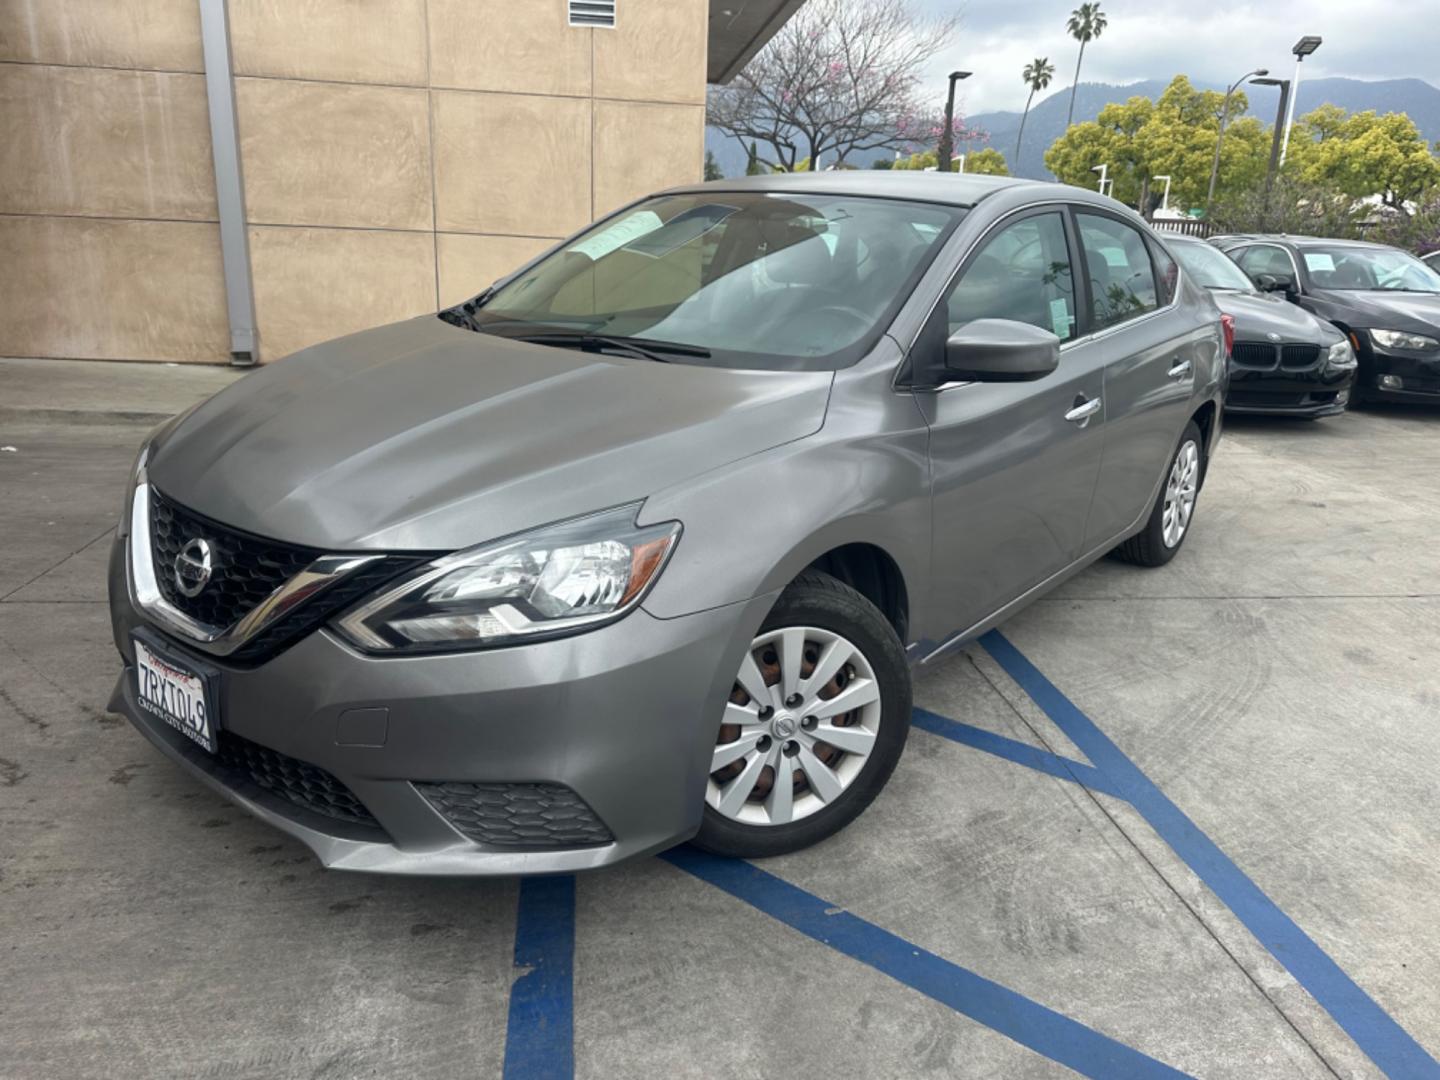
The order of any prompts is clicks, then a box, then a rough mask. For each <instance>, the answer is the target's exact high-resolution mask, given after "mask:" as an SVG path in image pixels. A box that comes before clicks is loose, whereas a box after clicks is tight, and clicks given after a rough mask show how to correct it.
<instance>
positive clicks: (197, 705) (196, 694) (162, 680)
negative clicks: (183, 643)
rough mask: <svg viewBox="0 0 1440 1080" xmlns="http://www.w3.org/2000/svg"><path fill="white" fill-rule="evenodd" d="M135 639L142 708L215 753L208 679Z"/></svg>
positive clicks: (138, 692)
mask: <svg viewBox="0 0 1440 1080" xmlns="http://www.w3.org/2000/svg"><path fill="white" fill-rule="evenodd" d="M133 640H134V642H135V678H136V683H137V685H136V691H137V697H138V699H139V702H140V707H141V708H142V709H144V710H145V711H146V712H148V713H150V714H151V715H153V716H157V717H159V718H160V719H161V720H164V721H165V723H167V724H169V725H170V726H171V727H173V728H174V729H175V730H176V731H179V732H180V733H181V734H183V735H186V736H187V737H189V738H190V739H193V740H194V741H195V742H197V743H199V744H200V745H201V746H202V747H204V748H205V749H206V750H208V751H210V753H212V754H213V753H214V752H215V729H216V724H215V715H214V712H213V711H212V707H211V702H210V697H209V695H208V694H207V693H206V685H205V677H204V676H203V675H201V674H199V673H198V672H196V671H194V670H192V669H191V668H189V667H187V666H186V665H185V663H184V662H183V661H181V660H175V659H172V658H170V657H169V656H161V655H160V654H159V653H157V652H156V651H155V650H154V649H152V648H150V647H149V646H148V645H146V644H145V642H144V641H143V640H141V639H140V638H139V637H136V638H134V639H133Z"/></svg>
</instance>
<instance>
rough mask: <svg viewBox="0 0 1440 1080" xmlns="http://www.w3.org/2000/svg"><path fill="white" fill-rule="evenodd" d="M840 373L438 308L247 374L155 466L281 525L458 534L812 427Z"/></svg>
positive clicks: (196, 501) (170, 437)
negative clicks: (478, 323) (530, 332)
mask: <svg viewBox="0 0 1440 1080" xmlns="http://www.w3.org/2000/svg"><path fill="white" fill-rule="evenodd" d="M832 380H833V374H832V373H830V372H794V371H785V372H777V371H735V370H727V369H720V368H707V367H700V366H696V365H690V364H680V363H673V364H664V363H658V362H655V361H651V360H643V359H633V358H629V357H623V356H599V355H595V354H592V353H584V352H580V351H575V350H568V349H559V348H552V347H547V346H541V345H528V344H525V343H523V342H516V341H509V340H505V339H503V338H498V337H494V336H491V335H486V334H477V333H473V332H471V331H469V330H464V329H461V328H459V327H455V326H452V325H449V324H448V323H445V322H442V321H441V320H440V319H438V318H436V317H435V316H433V315H431V316H427V317H424V318H420V319H412V320H409V321H407V322H402V323H396V324H394V325H391V326H383V327H380V328H378V329H375V330H368V331H365V332H363V333H359V334H354V335H351V336H349V337H345V338H340V339H339V340H336V341H331V342H327V343H326V344H323V345H317V346H315V347H313V348H310V349H305V350H303V351H301V352H299V353H296V354H295V355H294V356H292V357H290V358H288V359H286V360H283V361H280V362H279V363H276V364H272V365H269V366H267V367H265V368H263V369H261V370H259V371H256V372H254V373H252V374H250V375H247V376H245V377H244V378H243V379H240V380H239V381H238V382H236V383H235V384H233V385H232V386H230V387H228V388H226V389H225V390H223V391H221V392H220V393H219V394H217V395H215V397H213V398H211V399H210V400H209V401H207V402H205V403H204V404H202V405H201V406H200V407H199V408H197V409H196V410H195V411H194V412H193V413H191V414H190V415H188V416H186V417H185V418H184V419H183V420H182V421H180V422H179V423H178V424H176V425H174V427H173V428H171V429H170V430H168V431H166V432H164V434H163V435H162V436H161V437H160V438H159V439H157V441H156V443H155V445H154V446H152V448H151V456H150V465H149V475H150V479H151V482H152V483H154V485H155V486H156V487H157V488H158V489H159V490H160V491H162V492H164V493H165V494H166V495H167V496H168V497H170V498H171V499H174V500H176V501H177V502H179V503H181V504H183V505H185V506H188V507H190V508H192V509H194V510H196V511H198V512H199V513H201V514H204V515H207V516H209V517H211V518H214V519H215V520H217V521H220V522H223V523H224V524H227V525H231V526H233V527H236V528H240V529H246V530H249V531H251V532H255V533H258V534H260V535H262V536H267V537H271V538H273V539H277V540H284V541H288V542H291V543H296V544H306V545H309V546H312V547H317V548H324V549H327V550H331V551H342V550H374V549H392V550H426V551H435V550H454V549H457V548H463V547H468V546H470V545H473V544H477V543H481V542H483V541H486V540H490V539H494V538H495V537H499V536H505V535H508V534H510V533H514V532H518V531H520V530H522V529H527V528H531V527H533V526H537V525H542V524H546V523H548V522H552V521H558V520H561V519H564V518H568V517H573V516H576V515H579V514H584V513H587V512H590V511H593V510H599V509H603V508H606V507H611V506H617V505H621V504H623V503H627V502H633V501H639V500H641V499H643V498H645V497H646V496H647V495H649V494H650V493H651V492H653V491H656V490H658V489H660V488H663V487H667V486H669V485H672V484H675V483H678V482H681V481H684V480H686V479H688V478H689V477H691V476H696V475H698V474H700V473H704V472H706V471H708V470H711V469H715V468H718V467H720V466H723V465H725V464H727V463H729V462H732V461H736V460H738V459H740V458H743V457H746V456H748V455H751V454H756V453H759V452H761V451H763V450H767V449H769V448H771V447H774V446H778V445H780V444H781V443H785V442H790V441H793V440H795V439H799V438H803V437H804V436H806V435H810V434H812V433H814V432H815V431H817V430H818V429H819V428H820V426H821V424H822V423H823V421H824V417H825V408H826V404H827V401H828V398H829V390H830V385H831V382H832Z"/></svg>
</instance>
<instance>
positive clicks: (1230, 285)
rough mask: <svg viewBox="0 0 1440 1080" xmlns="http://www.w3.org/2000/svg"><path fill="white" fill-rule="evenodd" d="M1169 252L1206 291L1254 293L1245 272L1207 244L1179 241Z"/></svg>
mask: <svg viewBox="0 0 1440 1080" xmlns="http://www.w3.org/2000/svg"><path fill="white" fill-rule="evenodd" d="M1170 251H1171V253H1172V254H1173V255H1174V256H1175V258H1177V259H1179V260H1180V265H1181V266H1183V267H1185V272H1186V273H1187V274H1189V275H1190V276H1191V277H1192V278H1194V279H1195V280H1196V281H1197V282H1199V283H1200V284H1201V285H1203V286H1205V288H1207V289H1236V290H1238V291H1243V292H1254V291H1255V286H1254V285H1253V284H1252V283H1251V281H1250V279H1249V278H1248V277H1246V276H1245V272H1244V271H1243V270H1241V269H1240V267H1238V266H1236V265H1235V264H1234V262H1232V261H1231V259H1230V256H1228V255H1226V254H1224V253H1223V252H1221V251H1219V250H1218V249H1216V248H1213V247H1211V246H1210V245H1209V244H1195V243H1187V242H1184V241H1181V242H1179V243H1172V244H1171V245H1170Z"/></svg>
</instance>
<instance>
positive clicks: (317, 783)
mask: <svg viewBox="0 0 1440 1080" xmlns="http://www.w3.org/2000/svg"><path fill="white" fill-rule="evenodd" d="M219 758H220V764H221V766H222V767H223V768H225V769H227V770H229V771H232V772H236V773H240V774H242V775H243V776H245V777H246V778H247V779H249V780H250V781H251V782H252V783H254V784H256V785H257V786H259V787H262V788H264V789H265V790H266V791H269V792H270V793H272V794H274V795H278V796H280V798H282V799H285V800H287V801H289V802H292V803H294V804H295V805H296V806H299V807H303V808H304V809H306V810H309V811H310V812H311V813H315V814H321V815H323V816H325V817H328V818H335V819H336V820H338V821H348V822H350V823H351V824H353V825H366V826H369V827H370V828H373V829H379V828H380V823H379V822H377V821H376V820H375V818H374V816H373V815H372V814H371V813H370V811H369V810H366V809H365V805H364V804H363V803H362V802H361V801H360V800H359V799H357V798H356V797H355V793H354V792H352V791H351V790H350V789H349V788H348V787H346V786H345V785H344V784H342V783H341V782H340V781H339V780H337V779H335V777H333V776H331V775H330V774H329V773H328V772H326V771H325V770H324V769H322V768H320V766H318V765H311V764H309V763H308V762H305V761H301V760H299V759H298V758H292V757H290V756H289V755H288V754H282V753H280V752H279V751H278V750H271V749H270V748H269V747H265V746H261V745H260V744H259V743H253V742H251V741H250V740H249V739H245V738H241V737H240V736H239V735H236V734H234V733H232V732H221V733H220V746H219Z"/></svg>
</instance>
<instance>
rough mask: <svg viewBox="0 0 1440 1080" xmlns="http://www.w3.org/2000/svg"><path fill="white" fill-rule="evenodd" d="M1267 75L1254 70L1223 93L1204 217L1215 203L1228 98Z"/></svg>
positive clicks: (1228, 112) (1264, 70)
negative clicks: (1248, 81)
mask: <svg viewBox="0 0 1440 1080" xmlns="http://www.w3.org/2000/svg"><path fill="white" fill-rule="evenodd" d="M1269 74H1270V72H1269V70H1268V69H1266V68H1256V69H1255V70H1254V71H1252V72H1250V73H1249V74H1248V75H1241V76H1240V78H1238V79H1236V80H1235V81H1234V82H1233V83H1231V84H1230V89H1229V90H1226V91H1225V104H1224V105H1222V106H1221V107H1220V134H1219V135H1217V136H1216V137H1215V160H1214V161H1213V162H1211V164H1210V189H1209V190H1208V191H1207V192H1206V193H1205V216H1206V217H1209V216H1210V204H1211V203H1212V202H1214V201H1215V180H1216V179H1217V178H1218V177H1219V175H1220V146H1221V144H1222V143H1224V141H1225V125H1226V124H1228V123H1229V122H1230V97H1231V95H1233V94H1234V93H1235V91H1236V89H1238V88H1239V86H1240V84H1241V83H1242V82H1244V81H1245V80H1246V79H1249V78H1251V77H1253V76H1257V75H1258V76H1265V75H1269Z"/></svg>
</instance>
